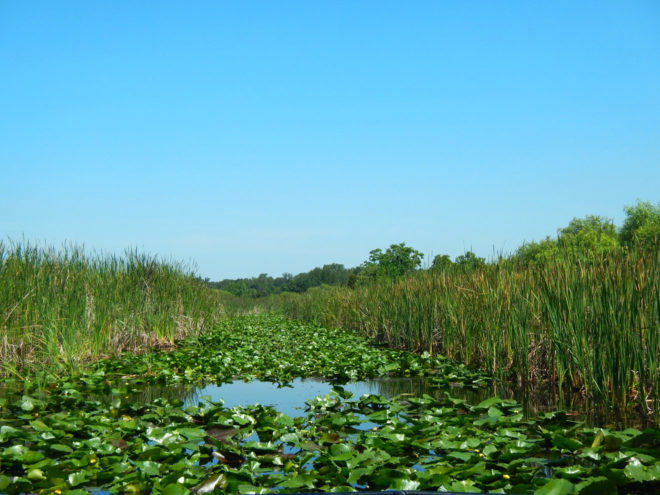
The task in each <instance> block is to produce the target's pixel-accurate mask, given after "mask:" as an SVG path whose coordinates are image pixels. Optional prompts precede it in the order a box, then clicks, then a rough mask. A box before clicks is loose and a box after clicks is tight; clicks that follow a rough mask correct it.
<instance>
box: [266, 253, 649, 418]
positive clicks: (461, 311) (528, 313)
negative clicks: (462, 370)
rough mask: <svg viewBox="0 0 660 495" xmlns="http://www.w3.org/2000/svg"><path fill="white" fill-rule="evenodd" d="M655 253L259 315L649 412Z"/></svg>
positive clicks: (409, 286)
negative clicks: (350, 332)
mask: <svg viewBox="0 0 660 495" xmlns="http://www.w3.org/2000/svg"><path fill="white" fill-rule="evenodd" d="M659 258H660V253H659V252H658V250H657V249H656V250H647V251H644V250H641V249H633V250H623V249H622V250H620V251H615V252H611V253H609V254H604V255H598V256H591V257H588V258H587V257H585V256H584V255H583V254H579V253H571V252H565V253H564V254H563V255H562V256H561V257H558V258H556V259H554V260H549V261H547V262H545V263H543V264H539V265H534V266H531V267H528V268H525V267H520V266H518V265H515V264H513V263H512V262H506V261H503V262H500V263H499V264H498V265H488V266H486V267H484V268H482V269H479V270H477V271H473V272H460V271H448V272H436V271H420V272H417V273H415V274H413V275H411V276H410V277H405V278H401V279H398V280H381V281H376V282H372V283H370V284H366V285H364V286H360V287H357V288H355V289H349V288H329V289H316V290H313V291H309V292H308V293H306V294H302V295H299V296H296V295H287V297H286V298H282V297H280V298H277V297H276V298H271V299H269V303H268V304H269V308H270V309H279V310H281V311H283V312H284V313H285V314H287V315H289V316H291V317H294V318H298V319H303V320H307V321H316V322H318V323H322V324H325V325H331V326H340V327H344V328H353V329H356V330H360V331H362V332H364V333H365V334H366V335H368V336H370V337H372V338H374V339H377V340H379V341H382V342H385V343H387V344H389V345H391V346H394V347H405V348H408V349H412V350H418V351H421V350H427V349H432V350H436V351H438V352H442V353H444V354H445V355H447V356H448V357H451V358H454V359H458V360H460V361H463V362H465V363H467V364H471V365H476V366H479V367H481V368H482V369H485V370H487V371H490V372H492V373H494V374H496V375H500V376H507V377H511V376H514V377H517V378H518V379H519V380H523V381H533V382H534V381H539V380H549V381H551V382H553V383H556V384H557V385H558V386H559V388H560V391H568V390H571V391H573V390H582V391H583V392H584V393H585V395H587V396H589V397H592V398H593V399H595V400H599V401H601V400H605V401H608V402H610V403H613V404H617V405H620V406H626V405H627V404H629V403H630V402H631V401H632V400H635V401H637V402H638V403H639V404H640V405H643V406H644V407H655V408H656V409H658V408H659V407H660V406H659V404H658V399H659V391H660V295H659V294H660V260H659Z"/></svg>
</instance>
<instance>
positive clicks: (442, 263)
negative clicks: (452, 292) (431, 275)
mask: <svg viewBox="0 0 660 495" xmlns="http://www.w3.org/2000/svg"><path fill="white" fill-rule="evenodd" d="M453 264H454V263H453V262H452V261H451V258H450V257H449V255H448V254H438V255H436V256H435V257H434V258H433V264H432V265H431V269H432V270H438V271H445V270H449V269H451V267H452V266H453Z"/></svg>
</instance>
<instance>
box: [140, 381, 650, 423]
mask: <svg viewBox="0 0 660 495" xmlns="http://www.w3.org/2000/svg"><path fill="white" fill-rule="evenodd" d="M332 387H333V383H331V382H328V381H324V380H320V379H310V378H307V379H300V378H297V379H295V380H293V381H292V382H291V383H290V384H289V385H287V386H279V385H278V384H276V383H272V382H263V381H251V382H243V381H234V382H232V383H224V384H220V385H216V384H209V385H206V386H203V387H189V386H176V387H164V386H151V387H147V388H145V389H144V390H142V391H141V392H140V393H138V394H136V395H135V396H134V397H133V399H134V400H136V401H137V402H142V401H144V402H148V401H151V400H153V399H154V398H156V397H166V398H168V399H180V400H182V401H183V402H184V403H185V405H186V406H187V405H197V404H198V403H200V402H204V401H205V398H208V399H210V400H212V401H214V402H220V401H222V402H223V403H224V405H225V407H233V406H245V405H250V404H261V405H263V406H273V407H275V408H276V409H277V410H278V411H281V412H283V413H284V414H286V415H288V416H291V417H294V416H305V403H306V402H307V401H309V400H311V399H313V398H314V397H316V396H324V395H327V394H329V393H330V392H331V391H332ZM342 387H343V388H344V390H346V391H349V392H352V393H353V394H354V396H355V397H360V396H361V395H364V394H375V395H380V396H383V397H386V398H391V397H395V396H398V395H404V396H405V395H408V396H415V397H421V396H422V395H424V394H428V395H430V396H432V397H436V398H441V397H442V396H443V395H444V394H449V395H451V396H452V397H455V398H459V399H464V400H466V401H467V402H468V403H469V404H478V403H479V402H481V401H482V400H484V399H487V398H490V397H493V396H498V397H501V398H503V399H514V400H516V401H517V402H519V403H520V404H521V406H522V410H523V413H524V414H525V416H527V417H534V416H536V415H538V414H539V413H541V412H546V411H556V410H566V411H568V414H569V415H570V416H573V417H574V419H576V420H583V421H585V422H586V423H587V424H589V425H597V426H609V427H617V428H625V427H628V426H632V427H646V426H653V421H652V419H651V418H645V417H640V416H639V415H636V414H635V415H632V416H627V417H626V416H622V415H621V414H613V413H612V412H611V411H607V410H604V409H602V410H598V409H596V408H594V407H590V406H589V405H588V403H586V402H585V401H584V397H582V396H579V395H578V396H573V397H559V396H558V395H556V394H555V393H553V392H552V391H547V390H529V389H525V388H524V387H516V388H513V387H508V386H506V385H491V386H488V387H484V388H480V389H469V388H460V387H457V388H450V389H448V390H447V389H440V388H438V387H437V386H435V385H434V383H433V381H432V380H430V379H428V378H422V377H414V378H399V377H387V376H385V377H379V378H375V379H370V380H364V381H360V382H353V383H347V384H343V385H342Z"/></svg>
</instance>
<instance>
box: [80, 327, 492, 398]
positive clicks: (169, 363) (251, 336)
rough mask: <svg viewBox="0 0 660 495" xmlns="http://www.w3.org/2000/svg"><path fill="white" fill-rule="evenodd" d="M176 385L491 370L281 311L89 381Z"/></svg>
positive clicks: (446, 380)
mask: <svg viewBox="0 0 660 495" xmlns="http://www.w3.org/2000/svg"><path fill="white" fill-rule="evenodd" d="M126 373H130V374H131V376H133V377H140V379H141V380H145V381H149V382H152V383H155V382H165V383H172V382H177V381H186V382H193V383H204V382H209V381H213V382H216V383H222V382H227V381H232V380H233V379H236V378H240V379H243V380H251V379H259V380H269V381H274V382H280V383H287V382H289V381H291V380H292V379H293V378H297V377H300V378H305V377H310V376H315V377H323V378H326V379H331V380H335V381H339V382H347V381H352V380H360V379H364V378H372V377H376V376H383V375H388V374H389V375H395V376H432V377H433V379H434V381H435V382H436V383H437V385H438V386H447V385H449V384H452V385H461V386H469V387H474V388H476V387H480V386H483V385H485V384H486V383H487V382H488V380H489V379H488V377H487V375H484V374H483V373H481V372H478V371H474V370H472V369H470V368H468V367H466V366H464V365H462V364H459V363H455V362H452V361H450V360H448V359H446V358H445V357H443V356H430V355H429V354H428V353H425V354H422V355H418V354H414V353H411V352H407V351H398V350H392V349H384V348H377V347H374V346H373V345H371V343H370V341H369V340H368V339H366V338H365V337H363V336H361V335H359V334H357V333H354V332H348V331H345V330H339V329H329V328H324V327H321V326H317V325H312V324H306V323H300V322H295V321H291V320H288V319H285V318H283V317H281V316H277V315H256V316H246V317H238V318H232V319H230V320H226V321H224V322H223V323H222V324H220V325H219V326H218V328H216V329H214V330H213V331H210V332H207V333H205V334H202V335H201V336H199V337H195V338H190V339H187V340H185V341H183V342H181V343H180V345H179V347H177V348H176V349H174V350H172V351H169V352H149V353H145V354H141V355H133V354H127V355H124V356H122V357H121V358H120V359H112V360H104V361H100V362H99V363H98V364H97V371H96V373H93V374H91V375H87V376H84V377H83V379H84V380H86V381H87V382H88V383H89V384H92V383H94V382H96V383H100V384H103V383H104V381H106V380H107V378H108V376H117V375H126Z"/></svg>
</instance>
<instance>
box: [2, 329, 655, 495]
mask: <svg viewBox="0 0 660 495" xmlns="http://www.w3.org/2000/svg"><path fill="white" fill-rule="evenodd" d="M383 374H392V375H395V376H412V375H427V376H430V377H432V378H433V379H434V381H436V382H437V383H438V385H439V386H442V385H444V384H449V383H452V384H455V383H463V384H467V385H469V386H478V385H479V384H480V383H483V382H484V379H483V377H482V376H481V375H479V374H477V373H474V372H472V371H470V370H469V369H467V368H465V367H462V366H460V365H456V364H454V363H451V362H450V361H448V360H445V359H443V358H441V357H431V356H428V355H426V356H414V355H412V354H409V353H406V352H401V351H393V350H387V349H379V348H375V347H371V346H369V345H368V342H366V341H364V340H363V339H362V338H360V337H357V336H355V335H353V334H351V333H347V332H342V331H338V330H330V329H324V328H321V327H316V326H310V325H303V324H300V323H296V322H290V321H287V320H282V319H281V318H278V317H271V316H266V317H244V318H239V319H236V320H231V321H229V322H226V323H225V324H224V325H223V326H221V327H220V328H218V329H217V331H214V332H210V333H208V334H205V335H203V336H201V337H198V338H196V339H193V340H188V341H185V342H182V343H181V344H180V346H179V347H178V348H177V349H174V350H173V351H171V352H169V353H166V352H153V353H145V354H142V355H140V356H124V357H123V358H121V359H118V360H106V361H103V362H101V363H99V364H98V366H97V368H96V369H95V370H92V371H90V372H89V373H87V374H83V375H81V376H76V377H67V378H66V379H64V380H62V381H61V382H60V383H53V384H51V385H50V387H49V388H47V389H45V390H36V389H35V388H33V387H30V386H27V387H25V388H24V389H23V390H22V391H21V392H19V393H12V394H9V393H7V394H6V396H5V397H3V398H0V493H5V494H19V493H54V494H63V493H70V494H82V493H90V492H92V493H93V492H96V491H99V490H100V491H103V492H109V493H133V494H147V493H156V494H160V493H162V494H167V495H179V494H189V493H192V494H203V493H212V492H216V493H272V492H301V491H354V490H387V489H397V490H405V489H408V490H440V491H467V492H478V491H488V492H506V493H509V492H510V493H530V494H531V493H537V494H539V495H549V494H569V493H574V494H584V495H588V494H593V493H598V494H599V495H607V494H610V493H640V494H641V493H653V491H658V490H660V484H659V483H660V481H659V480H660V429H658V428H650V429H646V430H637V429H633V428H629V429H625V430H622V431H612V430H609V429H605V428H592V427H586V426H584V424H582V423H579V422H573V421H569V420H568V419H567V417H566V415H565V414H564V413H561V412H555V413H546V414H542V415H540V416H539V417H537V418H534V419H529V418H526V417H524V415H523V414H522V412H521V407H520V405H519V404H517V403H516V402H514V401H511V400H502V399H499V398H496V397H495V398H492V399H488V400H485V401H483V402H481V403H479V404H477V405H471V404H469V403H467V402H466V401H465V400H461V399H456V398H452V397H450V395H449V393H445V395H444V396H441V397H440V398H433V397H430V396H428V395H424V396H422V397H412V396H399V397H395V398H392V399H386V398H383V397H380V396H377V395H364V396H362V397H353V396H352V395H351V394H350V393H349V392H347V391H345V390H344V389H343V388H342V387H340V386H335V388H334V391H333V393H332V394H330V395H327V396H323V397H310V398H309V400H308V401H307V407H306V410H305V412H304V413H302V415H301V416H300V417H293V418H292V417H289V416H287V415H285V414H283V413H281V412H279V411H277V410H276V409H274V408H273V407H264V406H262V405H259V404H251V405H248V404H246V405H245V406H240V407H232V408H229V407H225V406H224V405H223V404H222V403H221V402H214V401H211V400H210V399H203V400H202V402H200V403H198V404H196V405H189V406H185V405H184V403H183V402H181V401H180V400H167V399H165V398H157V399H155V400H145V401H140V402H138V401H135V400H132V398H131V397H132V396H131V391H134V390H136V389H139V387H140V384H141V383H144V382H163V383H168V384H170V385H171V386H177V384H181V383H188V382H190V383H194V382H197V381H199V382H207V381H209V380H215V381H218V382H222V381H228V380H231V379H233V378H235V377H240V378H244V379H249V378H259V379H262V380H263V379H268V380H273V381H277V382H280V383H286V382H287V381H289V380H291V379H292V378H293V377H305V376H320V377H327V378H331V379H334V380H335V381H339V382H341V381H347V380H349V379H356V378H364V377H369V376H378V375H383ZM104 392H109V393H108V394H107V395H105V396H104V395H103V393H104Z"/></svg>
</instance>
